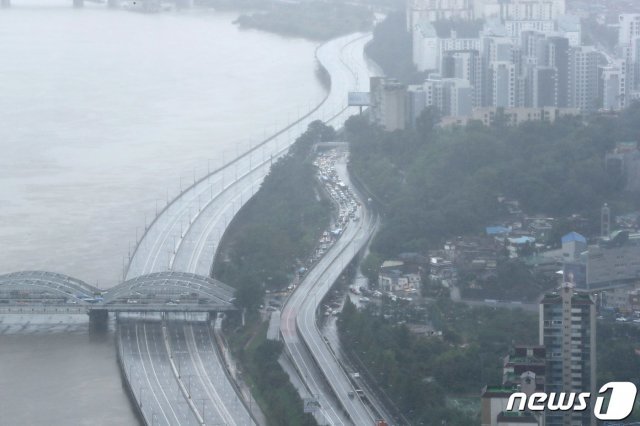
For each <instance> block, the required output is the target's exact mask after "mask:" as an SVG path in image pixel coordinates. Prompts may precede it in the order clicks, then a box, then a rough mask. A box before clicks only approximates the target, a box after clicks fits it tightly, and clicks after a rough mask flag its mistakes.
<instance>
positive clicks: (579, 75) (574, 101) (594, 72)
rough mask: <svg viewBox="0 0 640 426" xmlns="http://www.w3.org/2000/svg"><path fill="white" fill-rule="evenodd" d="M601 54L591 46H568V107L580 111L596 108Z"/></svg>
mask: <svg viewBox="0 0 640 426" xmlns="http://www.w3.org/2000/svg"><path fill="white" fill-rule="evenodd" d="M601 58H602V55H601V53H600V52H598V51H597V50H596V49H595V48H594V47H593V46H580V47H571V48H569V64H568V71H569V88H568V89H569V90H568V92H569V93H568V95H569V107H570V108H577V109H579V110H580V111H582V112H593V111H595V110H596V109H597V107H598V105H597V100H598V94H599V83H600V81H599V80H600V79H599V75H598V67H599V65H600V60H601Z"/></svg>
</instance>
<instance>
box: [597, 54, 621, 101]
mask: <svg viewBox="0 0 640 426" xmlns="http://www.w3.org/2000/svg"><path fill="white" fill-rule="evenodd" d="M601 68H602V108H603V109H605V110H611V111H619V110H621V109H624V108H625V107H626V106H627V88H626V83H627V78H626V71H627V64H626V62H625V61H621V60H618V61H614V62H612V63H611V64H609V65H607V66H604V67H601Z"/></svg>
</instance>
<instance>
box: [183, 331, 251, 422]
mask: <svg viewBox="0 0 640 426" xmlns="http://www.w3.org/2000/svg"><path fill="white" fill-rule="evenodd" d="M194 331H195V332H196V336H197V337H198V339H197V340H196V343H197V345H198V351H199V352H200V355H201V357H202V360H203V362H204V363H205V366H206V368H207V372H208V373H209V374H212V373H213V374H214V376H215V377H214V379H215V381H219V382H220V383H224V387H223V388H222V389H221V394H222V395H223V397H225V398H227V401H228V402H229V405H228V407H229V408H230V411H231V412H232V415H233V418H234V420H235V422H236V423H237V424H238V425H242V426H253V425H255V422H254V421H253V418H252V417H251V414H250V412H249V409H248V407H247V406H246V405H245V404H244V402H243V401H242V400H241V399H240V397H239V396H238V394H237V393H236V392H235V388H234V387H233V385H232V384H231V382H230V381H229V380H228V376H227V373H226V371H225V366H224V365H223V364H222V358H221V357H220V354H219V352H218V350H217V346H216V343H215V339H214V337H213V334H212V331H211V327H210V326H209V325H205V324H199V325H194ZM231 402H232V404H231Z"/></svg>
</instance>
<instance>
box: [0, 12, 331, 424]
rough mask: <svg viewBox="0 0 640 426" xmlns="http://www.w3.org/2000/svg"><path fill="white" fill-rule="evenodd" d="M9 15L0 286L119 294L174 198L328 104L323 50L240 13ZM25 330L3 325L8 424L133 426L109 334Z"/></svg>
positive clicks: (2, 111) (3, 47) (3, 70)
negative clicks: (1, 281)
mask: <svg viewBox="0 0 640 426" xmlns="http://www.w3.org/2000/svg"><path fill="white" fill-rule="evenodd" d="M12 3H13V7H12V8H11V9H8V10H0V273H5V272H12V271H17V270H32V269H42V270H49V271H55V272H60V273H64V274H68V275H71V276H74V277H77V278H79V279H82V280H85V281H87V282H88V283H90V284H93V285H96V283H97V285H98V286H99V287H102V288H107V287H111V286H113V285H115V284H116V283H117V282H118V280H119V279H120V277H121V272H122V262H123V256H126V255H127V252H128V249H129V243H130V242H133V241H134V239H135V235H136V228H138V229H137V231H138V232H142V230H143V227H144V223H145V218H146V220H147V221H151V219H152V218H153V215H154V212H155V208H156V202H157V204H158V208H162V206H163V204H164V203H165V202H166V199H167V190H168V192H169V196H170V197H173V196H174V195H175V194H176V192H177V191H178V189H179V187H180V184H181V182H182V186H183V187H184V186H186V185H188V184H189V183H190V182H192V181H193V176H194V168H195V173H196V175H197V176H201V175H202V174H203V173H205V172H206V170H207V167H208V166H209V167H211V168H212V169H213V168H214V167H217V166H219V165H220V164H221V163H222V160H223V156H224V160H229V159H230V158H231V157H233V156H235V155H236V153H237V152H241V151H242V150H243V149H245V148H246V147H247V146H248V144H249V143H250V142H251V143H255V142H256V141H258V140H259V139H261V138H262V137H263V135H264V134H265V133H266V134H269V133H270V132H273V131H274V130H275V129H276V128H281V127H283V126H284V124H285V123H286V122H287V121H290V120H293V118H294V117H295V116H297V115H298V114H302V113H303V112H305V111H306V110H308V109H309V106H311V105H314V104H316V103H318V102H319V101H320V100H321V98H322V97H323V95H324V90H323V88H322V87H321V85H320V84H319V82H318V81H317V79H316V75H315V70H316V63H315V59H314V49H315V46H316V45H315V43H311V42H307V41H303V40H295V39H286V38H282V37H279V36H275V35H270V34H266V33H262V32H256V31H240V30H238V29H237V28H236V27H235V26H234V25H233V24H232V21H233V20H234V19H235V15H233V14H228V13H215V12H212V11H207V12H205V11H192V12H186V13H177V12H169V13H162V14H153V15H147V14H138V13H131V12H126V11H122V10H115V11H114V10H108V9H107V8H106V6H105V5H96V4H92V3H85V8H84V9H82V10H75V9H73V8H72V7H71V3H72V1H71V0H64V1H61V0H13V2H12ZM208 160H209V161H208ZM8 321H20V320H19V319H18V318H14V319H12V320H8ZM20 328H21V326H19V325H15V324H14V325H11V324H10V325H7V323H6V322H5V323H4V324H2V323H0V424H2V425H4V424H11V425H13V424H16V425H17V424H30V425H83V424H87V425H89V424H91V425H132V424H136V423H137V421H136V419H135V417H134V415H133V413H132V411H131V409H130V407H129V403H128V401H127V398H126V395H125V394H124V391H123V389H122V387H121V381H120V376H119V373H118V370H117V366H116V361H115V358H116V357H115V348H114V345H113V342H112V336H111V335H108V336H106V337H104V339H102V340H95V339H92V338H91V337H90V336H89V334H88V332H87V330H86V326H85V325H77V326H70V328H66V326H60V327H55V326H46V327H33V326H32V327H28V328H27V329H26V330H25V331H22V332H16V330H19V329H20ZM3 330H4V332H3ZM7 330H9V331H7Z"/></svg>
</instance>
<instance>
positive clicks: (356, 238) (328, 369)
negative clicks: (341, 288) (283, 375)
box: [281, 159, 378, 426]
mask: <svg viewBox="0 0 640 426" xmlns="http://www.w3.org/2000/svg"><path fill="white" fill-rule="evenodd" d="M336 171H337V172H338V174H339V176H340V177H341V179H342V180H343V182H345V183H348V182H349V177H348V174H347V173H346V166H345V160H344V159H343V162H342V164H337V165H336ZM362 204H363V207H362V208H361V209H360V210H361V212H360V220H359V221H357V222H354V221H351V222H350V223H349V225H348V226H347V227H346V229H345V231H344V233H343V234H342V236H341V237H340V238H339V239H338V240H337V241H336V242H335V244H334V245H333V246H332V247H331V249H329V251H328V252H327V254H326V255H325V256H324V257H323V258H322V259H321V260H320V261H319V262H318V264H317V265H316V266H315V267H314V268H312V269H311V271H309V273H308V274H307V276H306V277H305V278H304V280H303V281H302V283H301V284H300V285H299V286H298V288H297V289H296V290H295V292H294V293H293V295H292V296H291V297H290V298H289V300H288V301H287V304H286V305H285V307H284V309H283V312H282V315H281V333H282V336H283V339H284V342H285V345H286V347H287V349H288V351H289V354H290V356H291V358H292V360H293V363H294V365H295V366H296V369H297V370H298V372H299V373H300V375H301V377H302V378H303V380H305V378H311V379H310V380H305V381H306V382H307V385H308V387H309V388H310V392H311V393H315V394H319V395H320V403H321V410H322V413H323V415H324V417H325V419H326V420H327V421H328V422H329V423H330V424H355V425H358V426H360V425H373V424H374V420H375V419H374V415H373V413H371V412H370V410H369V408H368V407H367V406H366V405H365V404H364V403H363V401H362V400H361V399H360V398H359V397H358V396H355V397H353V398H350V397H349V396H348V394H349V392H350V391H353V390H354V388H353V386H352V385H351V383H350V381H349V378H348V377H347V375H346V374H345V373H344V371H343V370H342V368H341V367H340V365H339V363H338V361H337V359H336V358H335V356H334V355H333V353H332V352H331V350H330V348H329V347H328V345H327V344H326V343H325V342H324V339H323V336H322V335H321V333H320V331H319V330H318V327H317V325H316V311H317V308H318V305H319V303H320V302H321V301H322V299H323V297H324V296H325V295H326V294H327V293H328V292H329V290H330V288H331V286H332V285H333V283H334V282H335V281H336V280H337V278H338V277H339V276H340V274H341V273H342V271H343V269H344V267H345V266H346V265H348V263H349V262H350V261H351V260H352V259H353V258H354V257H355V255H356V254H357V252H358V251H359V250H360V249H362V248H363V247H364V246H365V245H366V243H367V241H368V240H369V238H370V236H371V235H372V234H373V232H374V231H375V229H376V227H377V224H378V220H377V218H373V217H372V216H371V214H370V213H369V212H368V211H367V210H366V208H365V207H364V203H362ZM308 354H311V356H312V357H313V360H314V361H315V363H317V365H318V366H319V367H320V371H321V372H322V374H323V376H324V377H325V378H326V380H327V381H328V383H329V384H330V387H331V389H332V391H333V395H334V396H333V395H330V394H329V393H328V392H323V391H322V386H321V385H320V383H318V380H319V379H317V378H316V377H317V375H315V374H314V369H316V368H317V367H316V364H314V363H313V362H310V361H309V356H308ZM335 397H337V398H338V399H339V400H340V404H339V405H338V404H334V403H333V402H332V401H333V400H334V399H335ZM340 405H341V406H342V408H343V409H344V410H345V411H346V413H347V416H346V417H347V419H345V416H344V414H343V413H342V410H341V408H340Z"/></svg>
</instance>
